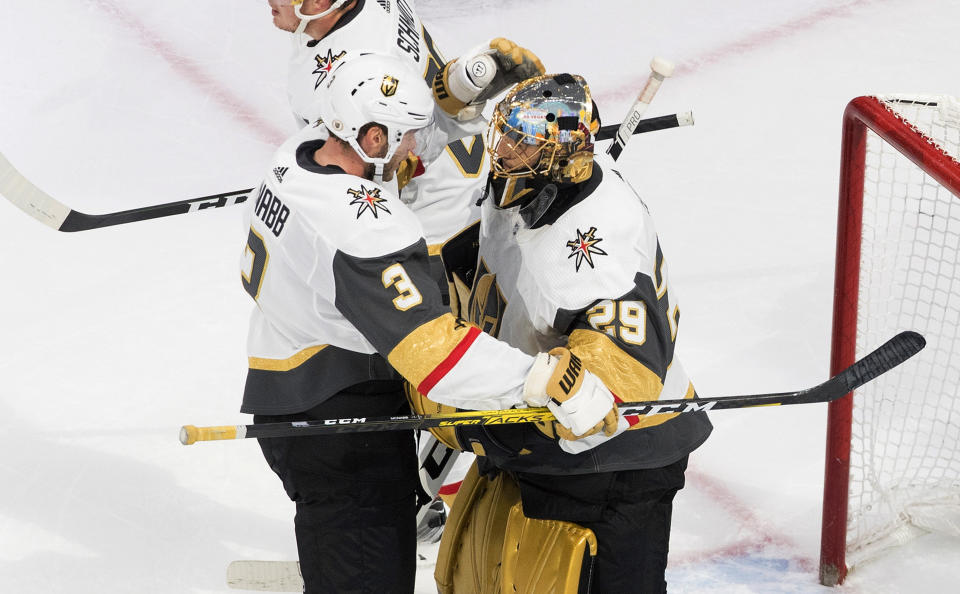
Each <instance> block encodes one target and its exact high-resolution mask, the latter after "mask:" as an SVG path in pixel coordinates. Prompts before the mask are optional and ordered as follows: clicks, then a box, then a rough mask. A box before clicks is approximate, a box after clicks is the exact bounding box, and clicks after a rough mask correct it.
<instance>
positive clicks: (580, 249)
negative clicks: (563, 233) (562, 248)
mask: <svg viewBox="0 0 960 594" xmlns="http://www.w3.org/2000/svg"><path fill="white" fill-rule="evenodd" d="M596 232H597V228H596V227H590V229H589V230H588V231H587V232H586V233H583V232H581V231H580V229H577V238H576V239H573V240H571V241H568V242H567V247H568V248H570V249H571V250H573V251H571V252H570V255H568V256H567V258H568V259H569V258H576V265H577V272H580V266H582V265H583V263H584V262H586V263H587V264H589V265H590V268H593V267H594V265H593V257H594V256H606V255H607V252H605V251H603V250H602V249H601V248H598V247H597V244H598V243H600V242H601V241H603V239H601V238H599V237H595V234H596Z"/></svg>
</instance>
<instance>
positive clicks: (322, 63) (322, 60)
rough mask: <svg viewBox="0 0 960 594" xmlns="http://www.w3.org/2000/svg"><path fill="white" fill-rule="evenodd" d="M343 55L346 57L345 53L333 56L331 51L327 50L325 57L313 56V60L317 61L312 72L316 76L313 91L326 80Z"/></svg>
mask: <svg viewBox="0 0 960 594" xmlns="http://www.w3.org/2000/svg"><path fill="white" fill-rule="evenodd" d="M345 55H347V52H340V53H339V54H337V55H333V50H327V55H326V56H321V55H320V54H317V55H316V56H314V59H315V60H316V61H317V69H316V70H314V71H313V73H314V74H316V75H318V76H317V84H315V85H313V89H314V90H316V89H318V88H319V87H320V83H322V82H323V81H325V80H326V79H327V75H328V74H330V71H332V70H333V67H334V66H335V65H336V64H337V62H338V61H339V60H340V59H341V58H343V57H344V56H345Z"/></svg>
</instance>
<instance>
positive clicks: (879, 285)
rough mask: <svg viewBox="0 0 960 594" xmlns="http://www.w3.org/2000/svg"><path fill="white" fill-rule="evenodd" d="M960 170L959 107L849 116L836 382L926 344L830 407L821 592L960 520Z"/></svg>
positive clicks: (866, 100) (883, 108)
mask: <svg viewBox="0 0 960 594" xmlns="http://www.w3.org/2000/svg"><path fill="white" fill-rule="evenodd" d="M958 159H960V103H958V102H957V100H956V99H953V98H950V97H932V96H903V95H898V96H884V97H857V98H856V99H854V100H852V101H851V102H850V103H849V104H848V105H847V108H846V110H845V112H844V116H843V140H842V153H841V169H840V198H839V203H840V204H839V214H838V225H837V255H836V277H835V286H834V310H833V316H834V318H833V337H832V352H831V362H830V364H831V373H836V372H837V371H839V370H840V369H843V368H844V367H846V366H848V365H850V364H851V363H852V362H853V361H854V360H855V359H856V357H857V356H858V353H859V352H860V349H862V348H865V347H864V346H861V345H866V344H870V341H871V340H873V342H876V339H874V338H872V337H873V336H874V335H878V336H879V335H882V333H884V332H887V333H889V332H890V331H891V330H893V329H900V330H905V329H912V330H917V331H919V332H920V333H921V334H924V336H925V337H926V338H927V340H928V344H929V346H928V349H927V352H925V353H921V355H919V356H918V357H917V359H918V360H917V361H914V362H908V363H907V364H906V365H905V366H904V367H905V369H904V370H902V371H899V370H898V371H897V372H894V373H892V374H889V376H890V378H881V380H878V381H877V382H874V383H873V384H871V385H869V386H865V387H864V388H862V389H859V390H857V392H856V397H855V398H854V397H852V395H847V396H846V397H844V398H842V399H840V400H838V401H835V402H832V403H831V404H830V405H829V412H828V421H827V451H826V468H825V480H824V499H823V519H822V520H823V523H822V534H821V556H820V581H821V583H823V584H825V585H836V584H839V583H842V582H843V580H844V578H845V577H846V574H847V570H848V566H851V567H852V566H853V565H855V563H856V562H858V561H862V560H866V559H868V558H870V556H871V555H874V554H876V552H877V551H882V550H884V549H886V548H888V547H889V546H895V545H896V544H897V543H899V542H903V541H904V540H906V539H907V538H909V537H910V533H911V532H913V531H915V530H929V529H930V528H931V526H930V525H931V523H933V524H937V523H941V524H942V523H944V522H936V521H934V522H931V521H929V517H928V518H927V519H924V518H923V517H922V516H923V515H924V514H927V513H932V514H933V515H934V516H936V514H938V513H946V515H947V516H951V514H953V513H954V510H953V509H952V508H951V506H956V510H957V511H958V513H960V446H958V443H957V442H958V440H960V161H958ZM930 347H932V348H930ZM951 407H952V408H951ZM948 408H949V409H950V410H946V409H948ZM951 412H952V415H951ZM933 446H935V447H936V448H938V449H936V450H934V449H932V448H933ZM944 449H946V451H944ZM942 506H946V509H947V510H948V511H946V512H942V509H944V508H943V507H942ZM938 510H941V511H938ZM951 517H952V516H951ZM957 518H958V519H960V515H957ZM946 524H948V525H949V524H950V521H949V520H948V521H947V522H946ZM948 527H949V526H948ZM852 558H853V560H852Z"/></svg>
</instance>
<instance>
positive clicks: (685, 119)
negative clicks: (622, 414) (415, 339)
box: [0, 111, 693, 232]
mask: <svg viewBox="0 0 960 594" xmlns="http://www.w3.org/2000/svg"><path fill="white" fill-rule="evenodd" d="M691 125H693V114H692V113H691V112H689V111H688V112H685V113H679V114H673V115H668V116H661V117H658V118H649V119H646V120H641V121H640V122H638V123H637V125H636V127H635V128H634V130H633V133H634V134H643V133H645V132H655V131H657V130H666V129H669V128H677V127H680V126H691ZM619 128H620V125H619V124H611V125H609V126H603V127H602V128H600V131H599V132H598V133H597V136H596V139H595V140H597V141H600V140H609V139H611V138H613V137H614V136H615V135H616V131H617V130H618V129H619ZM253 191H254V189H253V188H247V189H245V190H235V191H233V192H223V193H222V194H211V195H209V196H201V197H200V198H191V199H189V200H181V201H179V202H168V203H166V204H155V205H152V206H144V207H141V208H134V209H131V210H123V211H119V212H108V213H104V214H86V213H83V212H79V211H76V210H73V209H72V208H70V207H69V206H67V205H66V204H63V203H62V202H60V201H58V200H57V199H56V198H54V197H53V196H51V195H49V194H47V193H46V192H44V191H43V190H41V189H40V188H38V187H37V186H35V185H34V184H33V183H32V182H31V181H30V180H28V179H27V178H26V177H24V176H23V175H22V174H21V173H20V172H19V171H17V169H16V168H15V167H14V166H13V165H12V164H11V163H10V161H9V160H7V158H6V157H4V156H3V154H2V153H0V194H2V195H3V196H4V197H5V198H6V199H7V200H9V201H10V202H12V203H13V204H14V205H16V206H17V208H19V209H20V210H22V211H23V212H25V213H27V214H28V215H30V216H31V217H33V218H35V219H37V220H38V221H40V222H41V223H43V224H45V225H47V226H48V227H52V228H54V229H56V230H57V231H66V232H73V231H89V230H90V229H100V228H103V227H110V226H113V225H123V224H126V223H135V222H137V221H146V220H149V219H159V218H161V217H169V216H173V215H179V214H187V213H190V212H199V211H203V210H207V209H211V208H222V207H224V206H232V205H234V204H242V203H244V202H246V201H247V199H248V198H250V196H251V195H252V194H253Z"/></svg>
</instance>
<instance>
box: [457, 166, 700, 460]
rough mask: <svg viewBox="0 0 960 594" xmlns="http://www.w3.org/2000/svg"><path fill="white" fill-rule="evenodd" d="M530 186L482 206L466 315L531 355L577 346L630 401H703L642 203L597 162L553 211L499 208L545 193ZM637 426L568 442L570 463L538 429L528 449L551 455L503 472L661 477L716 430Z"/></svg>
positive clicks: (496, 188)
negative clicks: (541, 439) (681, 356)
mask: <svg viewBox="0 0 960 594" xmlns="http://www.w3.org/2000/svg"><path fill="white" fill-rule="evenodd" d="M524 183H525V180H523V179H519V180H512V179H508V180H503V179H498V180H494V181H493V182H492V183H491V184H490V186H489V190H488V191H490V192H492V193H493V194H494V195H491V196H488V197H487V198H486V199H485V200H484V202H483V206H482V216H481V224H480V228H479V243H480V251H479V254H480V257H479V262H478V265H477V269H476V271H475V272H474V278H473V281H472V292H471V295H470V297H469V300H468V303H467V307H466V311H465V312H462V313H461V315H464V317H466V318H467V319H470V320H472V321H475V322H477V323H478V324H479V325H480V327H481V328H482V329H483V330H484V331H486V332H489V333H491V334H492V335H494V336H497V337H498V338H500V339H501V340H504V341H506V342H507V343H509V344H511V345H513V346H515V347H518V348H520V349H521V350H523V351H524V352H527V353H536V352H539V351H544V350H548V349H549V348H552V347H554V346H558V345H566V346H567V347H568V348H570V350H571V351H573V352H574V353H575V354H576V355H577V356H578V357H580V358H581V359H582V360H583V363H584V367H585V368H586V369H589V370H590V371H591V372H593V373H594V374H596V375H597V376H598V377H599V378H600V379H601V380H602V381H603V382H604V384H605V385H606V386H607V387H608V388H610V390H611V391H612V392H613V393H614V394H615V395H616V397H617V399H618V400H619V401H638V400H658V399H685V398H695V396H696V394H695V392H694V388H693V385H692V383H691V382H690V380H689V378H688V377H687V374H686V372H685V371H684V369H683V366H682V365H681V364H680V361H679V360H677V359H676V357H674V343H675V341H676V338H677V330H678V323H679V319H680V313H679V308H678V306H677V301H676V296H675V294H674V291H673V290H672V288H671V287H670V285H669V282H668V278H667V265H666V261H665V259H664V257H663V253H662V251H661V249H660V243H659V241H658V238H657V234H656V231H655V230H654V227H653V221H652V218H651V216H650V213H649V212H648V211H647V208H646V206H645V205H644V204H643V202H641V200H640V199H639V198H638V197H637V195H636V194H635V193H634V192H633V190H632V189H631V188H630V187H629V186H628V185H627V184H626V183H625V182H624V181H623V180H622V179H621V178H620V177H619V174H618V173H616V172H613V171H612V170H606V171H604V170H603V169H602V168H601V166H600V164H599V163H598V164H595V166H594V173H593V177H592V178H591V179H590V180H588V181H586V182H584V183H582V184H579V185H577V186H573V187H568V188H567V189H566V190H563V189H561V191H560V194H559V196H557V198H556V199H555V200H554V201H553V202H552V203H550V205H549V206H547V207H542V206H541V205H538V203H537V201H536V200H535V201H534V203H532V204H531V205H530V206H529V208H528V207H524V209H525V210H524V211H523V213H521V210H520V209H518V208H508V209H501V208H498V207H497V206H495V205H496V204H498V203H503V202H502V201H500V200H498V198H500V197H501V196H502V195H503V194H504V193H515V194H521V193H526V192H539V190H537V189H532V188H526V187H525V186H524ZM521 197H522V196H521ZM508 203H509V202H508ZM538 206H539V207H541V208H546V211H545V213H544V214H542V216H541V217H540V218H539V220H538V221H537V222H535V223H533V228H531V227H530V225H529V224H528V223H527V221H529V220H531V219H530V217H529V213H527V212H526V210H530V209H532V210H536V209H537V208H538ZM525 217H526V219H525ZM446 255H447V250H446V248H445V249H444V256H445V257H446ZM626 420H627V421H628V422H629V424H630V429H631V430H628V431H626V432H623V433H619V434H617V435H615V436H614V437H613V438H608V437H606V436H604V435H603V434H597V435H594V436H591V437H589V438H586V439H583V440H579V441H576V442H564V441H562V440H561V442H560V444H559V445H560V447H561V448H562V449H563V450H564V451H566V452H570V453H574V454H577V455H575V456H568V457H566V458H564V457H562V456H559V457H557V456H550V455H549V453H548V452H549V449H547V450H546V452H547V453H544V452H545V450H544V449H543V448H542V447H541V448H538V447H537V444H536V439H537V438H538V435H537V434H535V433H533V432H527V433H526V434H525V435H526V437H525V438H524V439H527V440H528V441H527V442H525V443H523V444H522V446H523V448H526V449H527V450H531V451H535V452H536V451H538V450H539V452H540V455H538V456H528V457H527V458H529V459H530V460H531V463H530V464H529V465H528V464H526V462H525V457H524V456H516V457H512V458H511V457H510V456H506V457H505V458H503V459H501V460H499V463H500V464H501V465H503V466H505V467H507V468H512V469H515V470H530V471H532V472H545V473H551V472H564V471H566V472H595V471H608V470H621V469H624V468H654V467H660V466H665V465H667V464H671V463H673V462H675V461H677V460H679V459H680V458H682V457H683V456H685V455H687V454H688V453H689V452H691V451H692V450H693V449H695V448H696V447H698V446H699V445H700V444H701V443H703V441H705V440H706V438H707V436H708V435H709V434H710V431H711V428H712V427H711V424H710V421H709V420H708V419H707V416H706V414H705V413H684V414H680V415H677V414H664V415H654V416H648V417H632V418H631V417H627V418H626ZM622 426H623V423H622V422H621V427H622ZM493 430H494V431H496V429H493ZM531 435H532V437H530V436H531ZM515 437H516V436H515ZM508 440H509V437H505V438H504V439H503V440H501V442H502V443H503V442H506V441H508ZM515 445H521V444H520V442H517V443H516V444H515ZM487 449H488V453H490V449H491V448H489V447H488V448H487ZM521 449H522V448H521ZM493 455H494V456H496V452H494V454H493ZM534 458H539V460H536V461H534ZM538 464H539V466H538ZM551 465H552V466H553V467H552V468H551Z"/></svg>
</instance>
